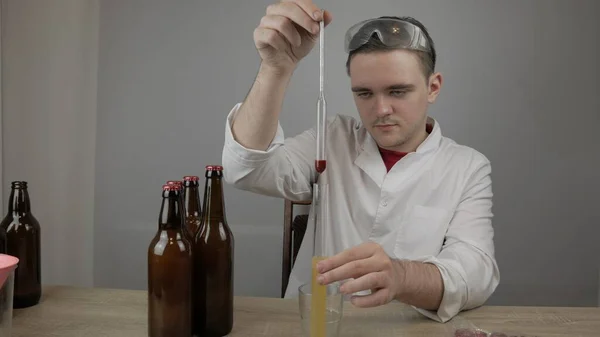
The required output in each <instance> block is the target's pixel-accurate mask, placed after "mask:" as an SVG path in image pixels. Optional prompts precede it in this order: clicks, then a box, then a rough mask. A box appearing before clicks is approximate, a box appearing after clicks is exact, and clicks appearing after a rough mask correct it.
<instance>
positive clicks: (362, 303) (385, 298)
mask: <svg viewBox="0 0 600 337" xmlns="http://www.w3.org/2000/svg"><path fill="white" fill-rule="evenodd" d="M389 292H390V291H389V289H387V288H383V289H379V290H377V291H376V292H374V293H372V294H371V295H365V296H353V297H352V299H351V300H350V301H351V302H352V304H353V305H354V306H357V307H359V308H372V307H378V306H380V305H384V304H387V303H388V302H389V301H390V300H389V298H390V297H389Z"/></svg>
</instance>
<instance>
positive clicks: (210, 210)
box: [203, 176, 227, 223]
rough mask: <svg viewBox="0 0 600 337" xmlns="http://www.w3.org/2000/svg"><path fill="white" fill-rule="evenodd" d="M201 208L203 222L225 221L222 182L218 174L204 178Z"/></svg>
mask: <svg viewBox="0 0 600 337" xmlns="http://www.w3.org/2000/svg"><path fill="white" fill-rule="evenodd" d="M203 210H204V214H203V219H204V220H205V221H204V222H205V223H206V220H221V221H222V222H227V219H226V218H225V202H224V201H223V184H222V181H221V177H220V176H212V177H211V176H209V177H207V178H206V183H205V186H204V207H203Z"/></svg>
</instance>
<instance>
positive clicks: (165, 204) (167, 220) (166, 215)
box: [158, 191, 183, 230]
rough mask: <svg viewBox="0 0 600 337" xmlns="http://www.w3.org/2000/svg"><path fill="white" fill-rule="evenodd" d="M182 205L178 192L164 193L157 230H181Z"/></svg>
mask: <svg viewBox="0 0 600 337" xmlns="http://www.w3.org/2000/svg"><path fill="white" fill-rule="evenodd" d="M182 213H183V204H182V203H181V196H180V193H179V192H178V191H164V192H163V201H162V205H161V208H160V216H159V219H158V228H159V229H161V230H166V229H177V230H181V229H182V228H183V216H182Z"/></svg>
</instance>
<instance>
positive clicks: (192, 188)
mask: <svg viewBox="0 0 600 337" xmlns="http://www.w3.org/2000/svg"><path fill="white" fill-rule="evenodd" d="M183 199H184V201H183V203H184V205H185V207H184V211H185V216H186V217H189V216H196V217H198V216H200V193H199V192H198V183H193V184H190V185H189V186H185V188H184V194H183Z"/></svg>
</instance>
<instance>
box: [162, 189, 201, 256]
mask: <svg viewBox="0 0 600 337" xmlns="http://www.w3.org/2000/svg"><path fill="white" fill-rule="evenodd" d="M167 185H175V186H177V187H178V188H179V189H180V193H179V202H180V203H181V205H182V207H183V211H182V213H181V214H183V230H184V234H185V236H186V237H187V239H188V241H189V242H190V243H191V244H192V246H193V245H194V237H195V233H192V232H191V231H189V230H188V227H187V226H186V224H185V214H186V213H187V211H186V207H185V201H184V199H183V193H184V191H183V188H184V187H183V181H181V180H169V181H167Z"/></svg>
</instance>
